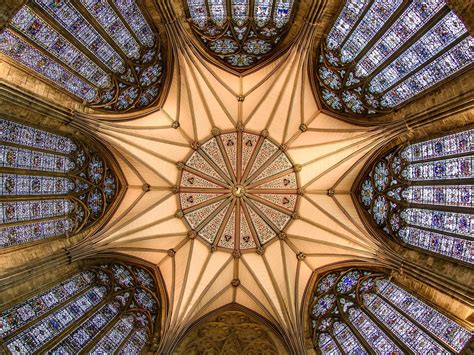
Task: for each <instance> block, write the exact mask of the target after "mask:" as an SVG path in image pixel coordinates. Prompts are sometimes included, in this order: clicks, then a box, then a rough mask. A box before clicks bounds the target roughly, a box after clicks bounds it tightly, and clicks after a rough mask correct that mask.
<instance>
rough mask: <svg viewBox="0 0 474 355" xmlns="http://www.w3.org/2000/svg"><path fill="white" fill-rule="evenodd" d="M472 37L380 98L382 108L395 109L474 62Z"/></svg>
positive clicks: (473, 40) (473, 41)
mask: <svg viewBox="0 0 474 355" xmlns="http://www.w3.org/2000/svg"><path fill="white" fill-rule="evenodd" d="M473 47H474V39H473V37H468V38H465V39H464V40H462V41H461V42H460V43H458V44H457V45H456V46H454V47H453V48H451V49H450V50H448V51H447V52H445V53H444V54H442V55H441V56H440V57H438V58H436V59H435V60H434V61H433V62H431V63H430V64H428V65H427V66H426V67H424V68H423V69H421V70H419V71H418V72H416V73H414V74H412V75H411V76H409V77H408V78H407V79H405V80H404V81H403V82H401V83H400V84H398V85H396V86H395V87H394V88H393V89H391V90H389V91H388V92H387V93H385V94H384V95H383V96H382V98H381V104H382V106H384V107H395V106H397V105H399V104H400V103H402V102H404V101H406V100H408V99H410V98H412V97H413V96H415V95H417V94H419V93H420V92H422V91H424V90H426V89H428V88H429V87H430V86H433V85H435V84H436V83H438V82H440V81H441V80H443V79H445V78H447V77H449V76H450V75H452V74H454V73H456V72H458V71H460V70H461V69H463V68H466V67H467V66H468V65H470V64H472V63H473V62H474V53H473V51H472V50H471V49H472V48H473Z"/></svg>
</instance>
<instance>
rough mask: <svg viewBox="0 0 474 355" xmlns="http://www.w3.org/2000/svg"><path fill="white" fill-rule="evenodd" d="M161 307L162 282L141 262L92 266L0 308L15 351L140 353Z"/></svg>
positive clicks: (0, 331) (8, 344) (6, 338)
mask: <svg viewBox="0 0 474 355" xmlns="http://www.w3.org/2000/svg"><path fill="white" fill-rule="evenodd" d="M160 308H161V304H160V299H159V293H158V289H157V284H156V282H155V280H154V278H153V276H152V275H151V274H150V272H149V271H148V270H146V269H144V268H142V267H139V266H134V265H125V264H119V263H112V264H106V265H101V266H96V267H91V268H89V269H88V270H85V271H81V272H79V273H77V274H75V275H73V276H71V277H69V278H68V279H66V280H64V281H63V282H61V283H59V284H57V285H55V286H53V287H51V288H49V289H48V290H46V291H44V292H41V293H39V294H36V295H35V296H33V297H30V298H28V299H27V300H25V301H23V302H21V303H19V304H17V305H14V306H12V307H10V308H8V309H5V310H3V311H2V312H1V313H0V322H1V324H2V327H1V328H0V339H2V342H3V344H4V349H6V350H7V352H10V353H11V354H18V353H22V354H32V353H46V352H47V353H54V354H78V353H87V352H92V353H102V354H106V353H107V354H110V353H120V354H138V353H140V351H141V350H142V349H143V348H144V346H145V344H146V342H147V341H149V340H150V337H151V335H152V334H153V328H154V327H155V324H158V323H157V319H158V317H159V311H160Z"/></svg>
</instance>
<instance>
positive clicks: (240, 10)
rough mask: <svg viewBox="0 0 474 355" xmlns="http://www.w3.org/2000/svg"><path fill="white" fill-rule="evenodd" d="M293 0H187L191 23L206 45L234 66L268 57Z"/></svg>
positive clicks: (284, 28)
mask: <svg viewBox="0 0 474 355" xmlns="http://www.w3.org/2000/svg"><path fill="white" fill-rule="evenodd" d="M294 4H295V0H254V1H250V0H232V1H225V0H187V11H188V16H189V17H190V18H191V26H192V28H193V30H194V31H195V32H196V34H197V36H198V37H199V39H200V40H201V41H202V42H203V43H204V45H205V46H206V47H207V49H208V50H209V51H210V52H211V53H212V54H213V55H214V56H216V57H217V58H219V59H220V60H221V61H223V62H224V63H226V64H227V65H229V66H230V67H232V68H234V69H248V68H249V67H251V66H252V65H254V64H257V63H258V62H261V61H262V59H264V58H266V57H268V55H269V54H270V53H271V52H272V50H273V49H274V48H275V47H276V45H277V43H279V42H281V41H282V39H283V36H284V35H285V34H286V33H287V32H288V29H289V26H290V25H291V21H292V18H293V15H294V13H295V12H296V9H294V8H293V7H294Z"/></svg>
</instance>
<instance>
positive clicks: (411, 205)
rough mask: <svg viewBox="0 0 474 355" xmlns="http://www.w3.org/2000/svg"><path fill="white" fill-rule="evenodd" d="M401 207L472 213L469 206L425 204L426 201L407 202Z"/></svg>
mask: <svg viewBox="0 0 474 355" xmlns="http://www.w3.org/2000/svg"><path fill="white" fill-rule="evenodd" d="M403 208H417V209H422V210H432V211H433V210H434V211H441V212H455V213H467V214H472V213H473V212H474V211H473V209H472V208H469V207H461V206H446V205H435V204H432V205H431V204H426V203H407V204H406V206H403Z"/></svg>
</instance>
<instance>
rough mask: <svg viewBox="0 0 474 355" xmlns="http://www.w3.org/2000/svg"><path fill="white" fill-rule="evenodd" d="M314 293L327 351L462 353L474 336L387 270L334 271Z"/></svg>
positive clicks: (319, 340)
mask: <svg viewBox="0 0 474 355" xmlns="http://www.w3.org/2000/svg"><path fill="white" fill-rule="evenodd" d="M313 295H314V296H313V302H312V304H311V308H310V320H311V326H312V330H313V341H314V344H315V347H316V348H317V349H319V350H320V351H321V352H322V353H323V354H326V353H327V354H368V353H369V352H376V353H378V354H390V353H391V354H394V353H417V354H441V353H452V352H454V353H459V352H460V351H461V350H462V349H463V348H464V347H465V346H466V345H467V344H468V342H469V341H470V339H471V338H472V334H471V333H470V332H469V331H468V330H466V329H464V328H463V327H461V326H460V325H458V324H457V323H455V322H454V321H453V320H451V319H449V318H448V317H446V316H445V315H443V314H441V313H440V312H438V311H436V310H435V309H433V308H432V307H431V306H429V305H427V304H426V303H425V302H423V301H421V300H420V299H418V298H417V297H416V296H414V295H412V294H411V293H410V292H407V291H406V290H404V289H403V287H400V286H398V285H397V284H395V283H394V282H392V281H391V280H390V279H389V278H387V277H386V276H385V275H384V274H383V273H379V272H375V271H369V270H361V269H349V270H344V271H338V272H330V273H327V274H325V275H323V276H322V277H320V278H319V280H318V282H317V283H316V286H315V289H314V294H313Z"/></svg>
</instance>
